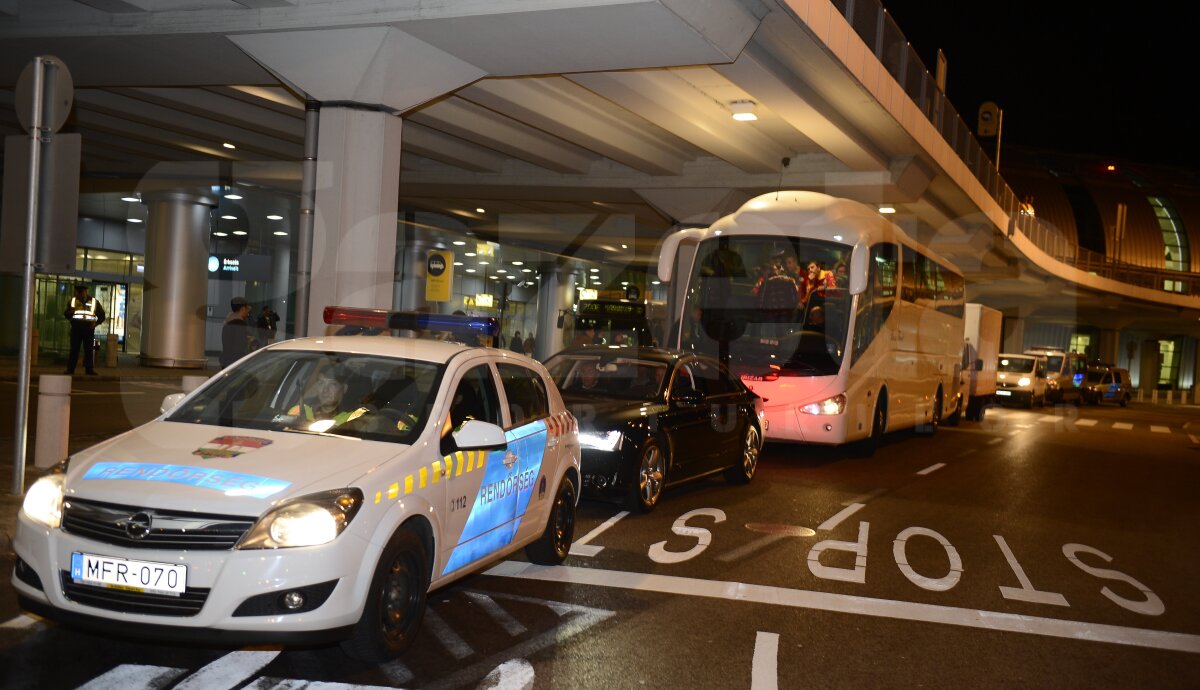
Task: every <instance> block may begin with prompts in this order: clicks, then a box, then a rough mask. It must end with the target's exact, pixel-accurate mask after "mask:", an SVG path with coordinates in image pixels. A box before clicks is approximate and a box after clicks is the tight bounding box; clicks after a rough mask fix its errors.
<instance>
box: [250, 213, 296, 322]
mask: <svg viewBox="0 0 1200 690" xmlns="http://www.w3.org/2000/svg"><path fill="white" fill-rule="evenodd" d="M291 277H292V246H291V243H290V242H288V238H287V237H275V245H274V246H273V247H272V248H271V285H272V286H273V288H274V289H273V291H272V294H271V298H270V299H268V300H267V303H268V304H270V305H271V311H273V312H275V313H276V314H279V323H278V324H277V325H276V330H275V341H276V342H278V341H280V340H287V339H288V338H289V337H290V336H289V335H288V333H294V332H295V328H294V327H293V326H292V325H291V324H289V323H288V320H287V315H288V304H287V302H288V295H290V294H291ZM261 313H262V309H261V308H259V310H258V313H256V314H254V317H255V318H258V315H259V314H261Z"/></svg>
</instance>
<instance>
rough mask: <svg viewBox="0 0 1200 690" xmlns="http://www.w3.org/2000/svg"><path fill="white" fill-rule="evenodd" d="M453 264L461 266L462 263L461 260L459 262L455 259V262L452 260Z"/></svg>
mask: <svg viewBox="0 0 1200 690" xmlns="http://www.w3.org/2000/svg"><path fill="white" fill-rule="evenodd" d="M454 265H455V266H462V265H463V262H461V261H455V262H454Z"/></svg>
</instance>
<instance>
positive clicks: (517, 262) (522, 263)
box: [512, 261, 525, 266]
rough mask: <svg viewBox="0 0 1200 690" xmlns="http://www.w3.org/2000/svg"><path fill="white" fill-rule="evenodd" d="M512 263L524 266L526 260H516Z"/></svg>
mask: <svg viewBox="0 0 1200 690" xmlns="http://www.w3.org/2000/svg"><path fill="white" fill-rule="evenodd" d="M512 265H513V266H524V265H525V262H524V261H514V262H512Z"/></svg>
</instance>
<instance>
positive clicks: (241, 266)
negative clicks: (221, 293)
mask: <svg viewBox="0 0 1200 690" xmlns="http://www.w3.org/2000/svg"><path fill="white" fill-rule="evenodd" d="M208 277H209V278H213V279H216V280H245V281H252V280H259V281H266V280H270V279H271V257H269V256H260V255H257V254H210V255H209V257H208Z"/></svg>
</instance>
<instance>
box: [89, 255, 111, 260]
mask: <svg viewBox="0 0 1200 690" xmlns="http://www.w3.org/2000/svg"><path fill="white" fill-rule="evenodd" d="M92 258H93V259H97V260H99V261H107V260H108V257H107V256H105V255H104V254H97V255H95V256H93V257H92Z"/></svg>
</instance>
